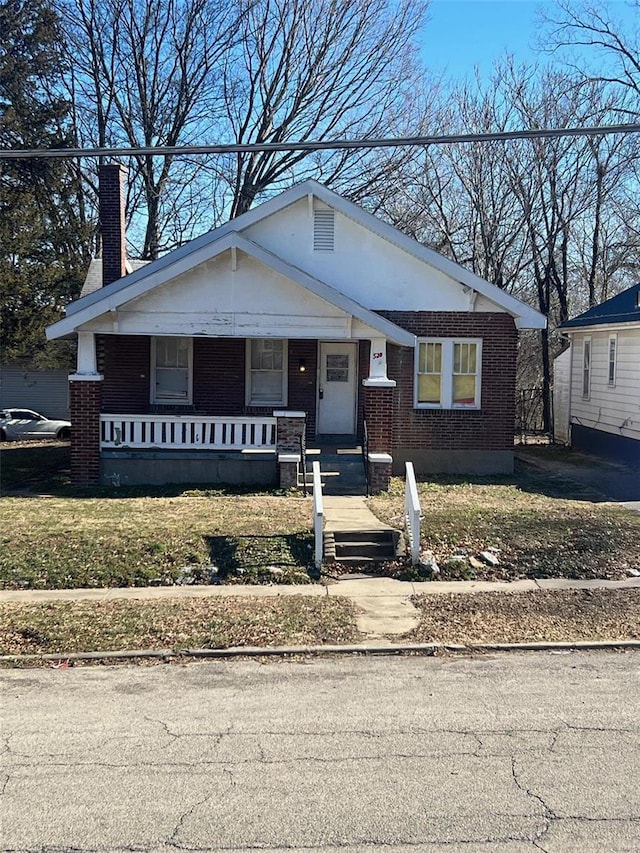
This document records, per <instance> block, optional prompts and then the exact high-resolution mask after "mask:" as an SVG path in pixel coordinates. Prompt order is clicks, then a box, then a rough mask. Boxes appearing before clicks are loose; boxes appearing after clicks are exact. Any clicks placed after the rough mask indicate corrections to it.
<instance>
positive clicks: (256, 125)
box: [223, 0, 426, 217]
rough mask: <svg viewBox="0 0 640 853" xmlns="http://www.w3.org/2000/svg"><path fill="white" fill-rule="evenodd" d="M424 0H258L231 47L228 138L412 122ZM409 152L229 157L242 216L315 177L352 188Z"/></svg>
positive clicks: (304, 136) (357, 132)
mask: <svg viewBox="0 0 640 853" xmlns="http://www.w3.org/2000/svg"><path fill="white" fill-rule="evenodd" d="M425 9H426V5H425V3H424V2H422V0H420V2H416V0H398V2H391V0H352V2H349V3H344V2H341V0H256V2H255V4H254V5H253V6H252V7H251V8H250V9H249V10H248V13H247V15H246V16H245V17H244V19H243V21H242V24H241V38H240V40H239V42H238V45H237V47H236V48H235V49H234V50H233V51H231V52H230V53H229V54H228V55H227V62H226V67H225V74H224V100H225V105H226V118H227V122H228V125H227V126H228V130H227V137H228V140H229V141H233V142H237V143H268V142H282V141H284V140H287V141H291V140H305V141H306V140H313V141H322V140H330V139H335V138H340V137H342V138H345V137H347V138H353V139H356V138H375V137H379V136H385V135H390V134H391V133H393V132H396V131H397V130H398V128H399V127H400V126H402V128H403V130H405V129H406V127H407V118H406V115H407V106H408V104H410V103H411V97H410V96H411V92H412V89H413V87H414V84H415V78H416V68H417V65H416V61H415V37H416V34H417V32H418V30H419V29H420V27H421V25H422V23H423V20H424V13H425ZM407 156H409V155H408V154H407V152H406V151H405V152H401V153H398V152H396V153H395V154H392V153H391V152H386V153H381V152H377V153H376V155H375V156H372V155H370V154H368V153H367V152H364V151H359V152H342V153H335V152H330V151H325V152H321V151H317V152H315V153H314V154H313V155H310V154H309V152H300V151H298V152H296V151H289V152H260V153H249V154H238V155H234V157H233V158H228V159H227V161H226V162H225V163H224V170H223V174H224V175H225V176H226V177H227V180H228V187H229V194H230V199H229V207H230V215H231V216H232V217H234V216H237V215H239V214H240V213H243V212H244V211H246V210H248V209H249V207H250V206H251V205H252V204H253V202H254V201H255V199H256V198H257V197H259V196H260V195H263V194H264V193H265V192H267V191H269V192H271V191H276V190H278V189H280V188H281V187H282V186H284V185H289V184H290V183H291V182H292V181H294V180H301V179H303V178H304V177H307V176H309V175H313V176H314V177H316V178H318V179H320V180H323V181H325V182H326V183H330V184H332V185H333V186H334V187H336V188H337V189H340V185H341V184H342V185H348V188H349V194H350V195H351V197H354V196H355V197H358V196H362V194H363V191H364V190H365V188H366V190H367V191H368V190H371V189H372V187H374V186H376V184H378V188H379V180H378V181H376V179H380V178H381V177H382V176H384V178H385V180H387V181H388V179H389V163H390V161H391V162H393V161H394V158H395V162H398V161H399V160H402V159H406V158H407Z"/></svg>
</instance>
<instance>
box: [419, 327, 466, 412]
mask: <svg viewBox="0 0 640 853" xmlns="http://www.w3.org/2000/svg"><path fill="white" fill-rule="evenodd" d="M481 361H482V341H481V340H479V339H476V338H470V339H468V338H464V339H455V338H423V339H419V340H418V346H417V349H416V365H415V367H416V377H415V383H414V389H415V391H414V398H415V399H414V405H415V407H416V408H418V409H479V408H480V384H481Z"/></svg>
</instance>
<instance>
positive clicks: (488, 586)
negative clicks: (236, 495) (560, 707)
mask: <svg viewBox="0 0 640 853" xmlns="http://www.w3.org/2000/svg"><path fill="white" fill-rule="evenodd" d="M637 588H640V578H629V579H628V580H622V581H607V580H584V581H569V580H563V579H549V580H522V581H513V582H512V583H505V582H500V581H427V582H425V583H413V582H410V581H397V580H393V578H358V579H349V580H344V581H337V582H336V583H332V584H330V585H328V586H321V585H320V584H308V585H294V586H286V585H284V584H283V585H280V586H278V585H274V586H249V585H227V586H223V585H220V586H153V587H126V588H112V589H57V590H56V589H53V590H51V589H29V590H0V604H4V603H7V602H22V603H25V604H26V603H33V602H44V601H114V600H116V599H120V600H128V599H133V600H135V599H145V600H159V599H167V598H185V599H186V598H207V597H212V598H213V597H215V598H231V597H242V598H246V597H254V598H276V597H278V596H288V595H298V596H299V595H306V596H314V597H322V596H327V595H331V596H335V595H338V596H343V597H344V598H348V599H350V600H351V601H353V603H354V605H355V606H356V608H357V609H358V611H359V614H360V615H359V617H358V629H359V630H360V631H361V632H362V633H363V634H365V635H366V636H367V637H368V638H371V639H378V638H381V637H389V636H394V635H395V636H397V635H400V634H404V633H407V632H408V631H411V630H412V629H413V628H414V627H415V626H416V624H417V620H418V611H417V610H416V608H415V607H414V606H413V604H412V603H411V601H410V598H411V596H412V595H416V594H420V593H424V594H430V595H441V594H449V593H458V594H465V593H466V594H469V593H474V592H534V591H535V590H540V589H542V590H564V589H637Z"/></svg>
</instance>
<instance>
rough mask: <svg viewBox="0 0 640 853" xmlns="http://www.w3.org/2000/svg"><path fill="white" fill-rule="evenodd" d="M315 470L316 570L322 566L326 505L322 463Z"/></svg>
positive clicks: (314, 467) (315, 465) (314, 523)
mask: <svg viewBox="0 0 640 853" xmlns="http://www.w3.org/2000/svg"><path fill="white" fill-rule="evenodd" d="M312 469H313V535H314V538H315V554H314V556H315V564H316V569H319V568H320V567H321V566H322V557H323V544H324V505H323V500H322V478H321V476H320V463H319V462H314V463H313V465H312Z"/></svg>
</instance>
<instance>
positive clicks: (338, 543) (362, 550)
mask: <svg viewBox="0 0 640 853" xmlns="http://www.w3.org/2000/svg"><path fill="white" fill-rule="evenodd" d="M402 550H403V543H402V539H401V535H400V531H398V530H393V529H391V528H389V529H386V530H384V529H383V530H336V531H332V532H329V533H326V534H325V539H324V552H325V559H326V560H327V561H332V560H335V561H336V562H338V563H345V564H347V565H353V566H357V565H366V564H367V563H375V562H378V563H379V562H384V561H386V560H393V559H395V558H396V557H398V556H399V555H400V554H401V553H402Z"/></svg>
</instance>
